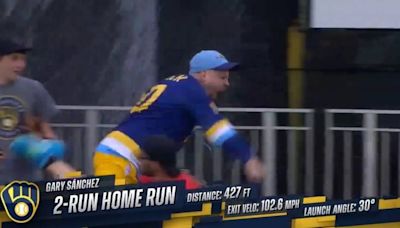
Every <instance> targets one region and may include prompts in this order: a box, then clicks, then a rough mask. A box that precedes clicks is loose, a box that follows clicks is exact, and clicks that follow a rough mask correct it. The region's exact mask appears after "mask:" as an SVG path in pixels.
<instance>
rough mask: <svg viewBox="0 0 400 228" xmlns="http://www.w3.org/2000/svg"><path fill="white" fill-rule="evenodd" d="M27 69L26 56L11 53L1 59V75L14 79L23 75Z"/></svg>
mask: <svg viewBox="0 0 400 228" xmlns="http://www.w3.org/2000/svg"><path fill="white" fill-rule="evenodd" d="M25 67H26V55H25V54H22V53H11V54H8V55H3V56H1V57H0V73H1V74H5V75H7V76H10V77H13V76H17V75H20V74H22V72H23V71H24V70H25Z"/></svg>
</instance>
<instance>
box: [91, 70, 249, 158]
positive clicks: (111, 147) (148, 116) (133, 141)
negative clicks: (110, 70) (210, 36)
mask: <svg viewBox="0 0 400 228" xmlns="http://www.w3.org/2000/svg"><path fill="white" fill-rule="evenodd" d="M196 125H200V126H201V127H202V128H203V129H204V130H205V131H206V138H207V139H208V141H209V142H210V143H213V144H214V145H216V146H220V147H222V149H223V150H224V151H226V152H228V153H231V154H233V155H234V156H235V157H237V158H239V159H241V160H242V161H243V162H246V161H247V160H248V159H249V158H250V154H251V152H250V151H251V150H250V146H249V145H248V144H247V143H246V142H245V140H244V139H243V138H242V137H240V136H239V135H238V133H237V132H236V130H235V129H234V128H233V126H232V125H231V124H230V122H229V121H228V120H227V119H224V118H223V117H222V116H221V115H220V114H219V113H218V111H217V109H216V106H215V104H214V103H213V101H212V100H211V98H210V97H209V96H207V94H206V92H205V90H204V88H203V87H202V86H201V85H200V84H199V82H198V81H197V80H196V79H195V78H193V77H192V76H190V75H179V76H172V77H169V78H167V79H164V80H162V81H161V82H159V84H157V85H155V86H153V87H152V88H151V89H150V90H149V91H148V92H147V93H145V94H144V95H143V96H142V98H141V99H140V101H139V102H137V104H136V105H135V106H134V107H133V108H132V109H131V112H130V114H129V115H128V116H127V118H126V119H125V120H124V121H122V122H121V123H120V124H119V125H118V126H117V127H116V128H115V129H114V130H113V131H112V132H111V133H110V134H109V135H108V136H106V138H105V139H103V140H102V141H101V143H100V144H99V146H98V147H97V151H98V152H103V153H108V154H115V155H119V156H122V157H125V158H126V159H128V160H129V161H131V162H132V163H133V164H135V165H137V164H138V162H137V159H136V157H137V156H138V154H139V153H140V149H139V148H140V146H141V145H143V143H144V140H145V139H146V137H147V136H150V135H166V136H168V137H169V138H171V139H173V140H174V141H175V142H176V143H180V144H183V142H184V141H185V139H186V138H187V137H188V136H190V135H191V133H192V131H193V128H194V127H195V126H196ZM132 152H133V153H132Z"/></svg>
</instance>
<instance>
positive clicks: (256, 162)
mask: <svg viewBox="0 0 400 228" xmlns="http://www.w3.org/2000/svg"><path fill="white" fill-rule="evenodd" d="M244 174H245V175H246V178H247V180H248V181H250V182H257V183H261V182H262V181H263V178H264V176H265V168H264V166H263V164H262V162H261V161H260V159H258V158H257V157H252V158H250V160H248V161H247V162H246V163H245V164H244Z"/></svg>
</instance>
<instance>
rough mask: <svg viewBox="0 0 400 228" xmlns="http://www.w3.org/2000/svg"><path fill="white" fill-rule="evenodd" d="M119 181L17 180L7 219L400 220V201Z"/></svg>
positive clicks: (9, 193)
mask: <svg viewBox="0 0 400 228" xmlns="http://www.w3.org/2000/svg"><path fill="white" fill-rule="evenodd" d="M114 183H115V180H114V177H112V176H104V177H80V178H70V179H63V180H55V181H43V182H38V183H30V182H26V181H14V182H11V183H9V184H8V185H6V186H5V187H4V188H3V189H2V191H1V200H2V208H1V210H2V211H4V212H3V213H5V214H6V215H7V217H8V218H9V219H8V220H7V221H4V220H3V221H2V224H3V225H5V226H4V227H7V226H6V225H7V224H11V223H25V224H27V225H29V226H31V227H42V226H43V225H49V224H50V225H51V226H53V227H56V226H57V227H58V228H60V227H85V226H89V227H90V226H98V225H111V226H112V225H127V224H130V225H134V224H139V223H140V224H142V223H144V224H147V223H154V222H156V225H157V227H164V226H165V227H182V228H183V227H193V226H194V227H196V226H199V227H206V228H207V227H220V226H221V225H223V224H225V223H228V222H229V227H236V225H237V224H242V223H243V222H245V223H248V224H252V226H253V225H254V227H262V225H263V224H264V225H265V224H269V225H271V226H275V225H276V226H283V225H282V224H286V225H284V226H285V227H286V226H287V227H295V228H298V227H312V226H311V225H310V224H314V223H315V224H318V221H322V220H320V219H319V218H322V217H327V216H328V217H329V216H334V217H329V218H330V219H331V220H329V221H330V223H329V224H330V226H335V223H336V222H337V223H338V224H345V225H349V224H364V223H362V221H363V219H364V220H365V218H369V221H370V223H379V222H383V221H391V222H393V221H394V222H396V221H398V222H399V224H400V215H399V216H398V218H397V217H396V213H394V211H396V210H397V211H400V202H398V201H400V199H392V200H380V199H377V198H365V199H356V200H346V201H343V200H341V201H326V199H325V198H324V197H320V199H323V200H313V198H318V197H303V196H298V195H293V196H273V197H260V186H259V185H235V186H228V185H223V184H214V185H210V186H208V187H204V188H201V189H197V190H186V189H185V188H184V182H160V183H152V184H146V185H141V184H138V185H121V186H115V185H114ZM396 205H397V206H396ZM389 209H390V210H389ZM390 213H392V214H390ZM116 217H118V219H115V218H116ZM0 218H1V217H0ZM183 218H185V219H183ZM352 218H354V221H353V220H352ZM255 219H258V220H255ZM313 219H317V220H315V221H314V220H313ZM183 221H186V222H183ZM310 221H314V223H311V222H310ZM323 221H327V220H326V219H325V220H323ZM171 224H173V225H171ZM183 224H186V225H183ZM279 224H280V225H279ZM289 224H292V225H289ZM296 224H297V225H296ZM299 224H300V225H299ZM304 224H306V225H304ZM307 224H308V225H310V226H308V225H307ZM258 225H259V226H258ZM320 225H321V224H320ZM321 226H322V225H321ZM144 227H146V226H144ZM382 227H384V226H382Z"/></svg>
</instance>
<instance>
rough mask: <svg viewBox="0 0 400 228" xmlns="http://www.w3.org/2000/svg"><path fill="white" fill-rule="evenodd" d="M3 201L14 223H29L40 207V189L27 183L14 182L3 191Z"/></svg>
mask: <svg viewBox="0 0 400 228" xmlns="http://www.w3.org/2000/svg"><path fill="white" fill-rule="evenodd" d="M1 200H2V202H3V205H4V208H5V210H6V213H7V215H8V217H9V218H10V219H11V220H12V221H14V222H17V223H26V222H29V221H30V220H31V219H32V218H33V216H34V215H35V213H36V210H37V208H38V206H39V187H38V186H37V185H36V184H34V183H30V182H26V181H13V182H11V183H10V184H8V185H7V186H6V187H5V188H4V189H3V190H2V191H1Z"/></svg>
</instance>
